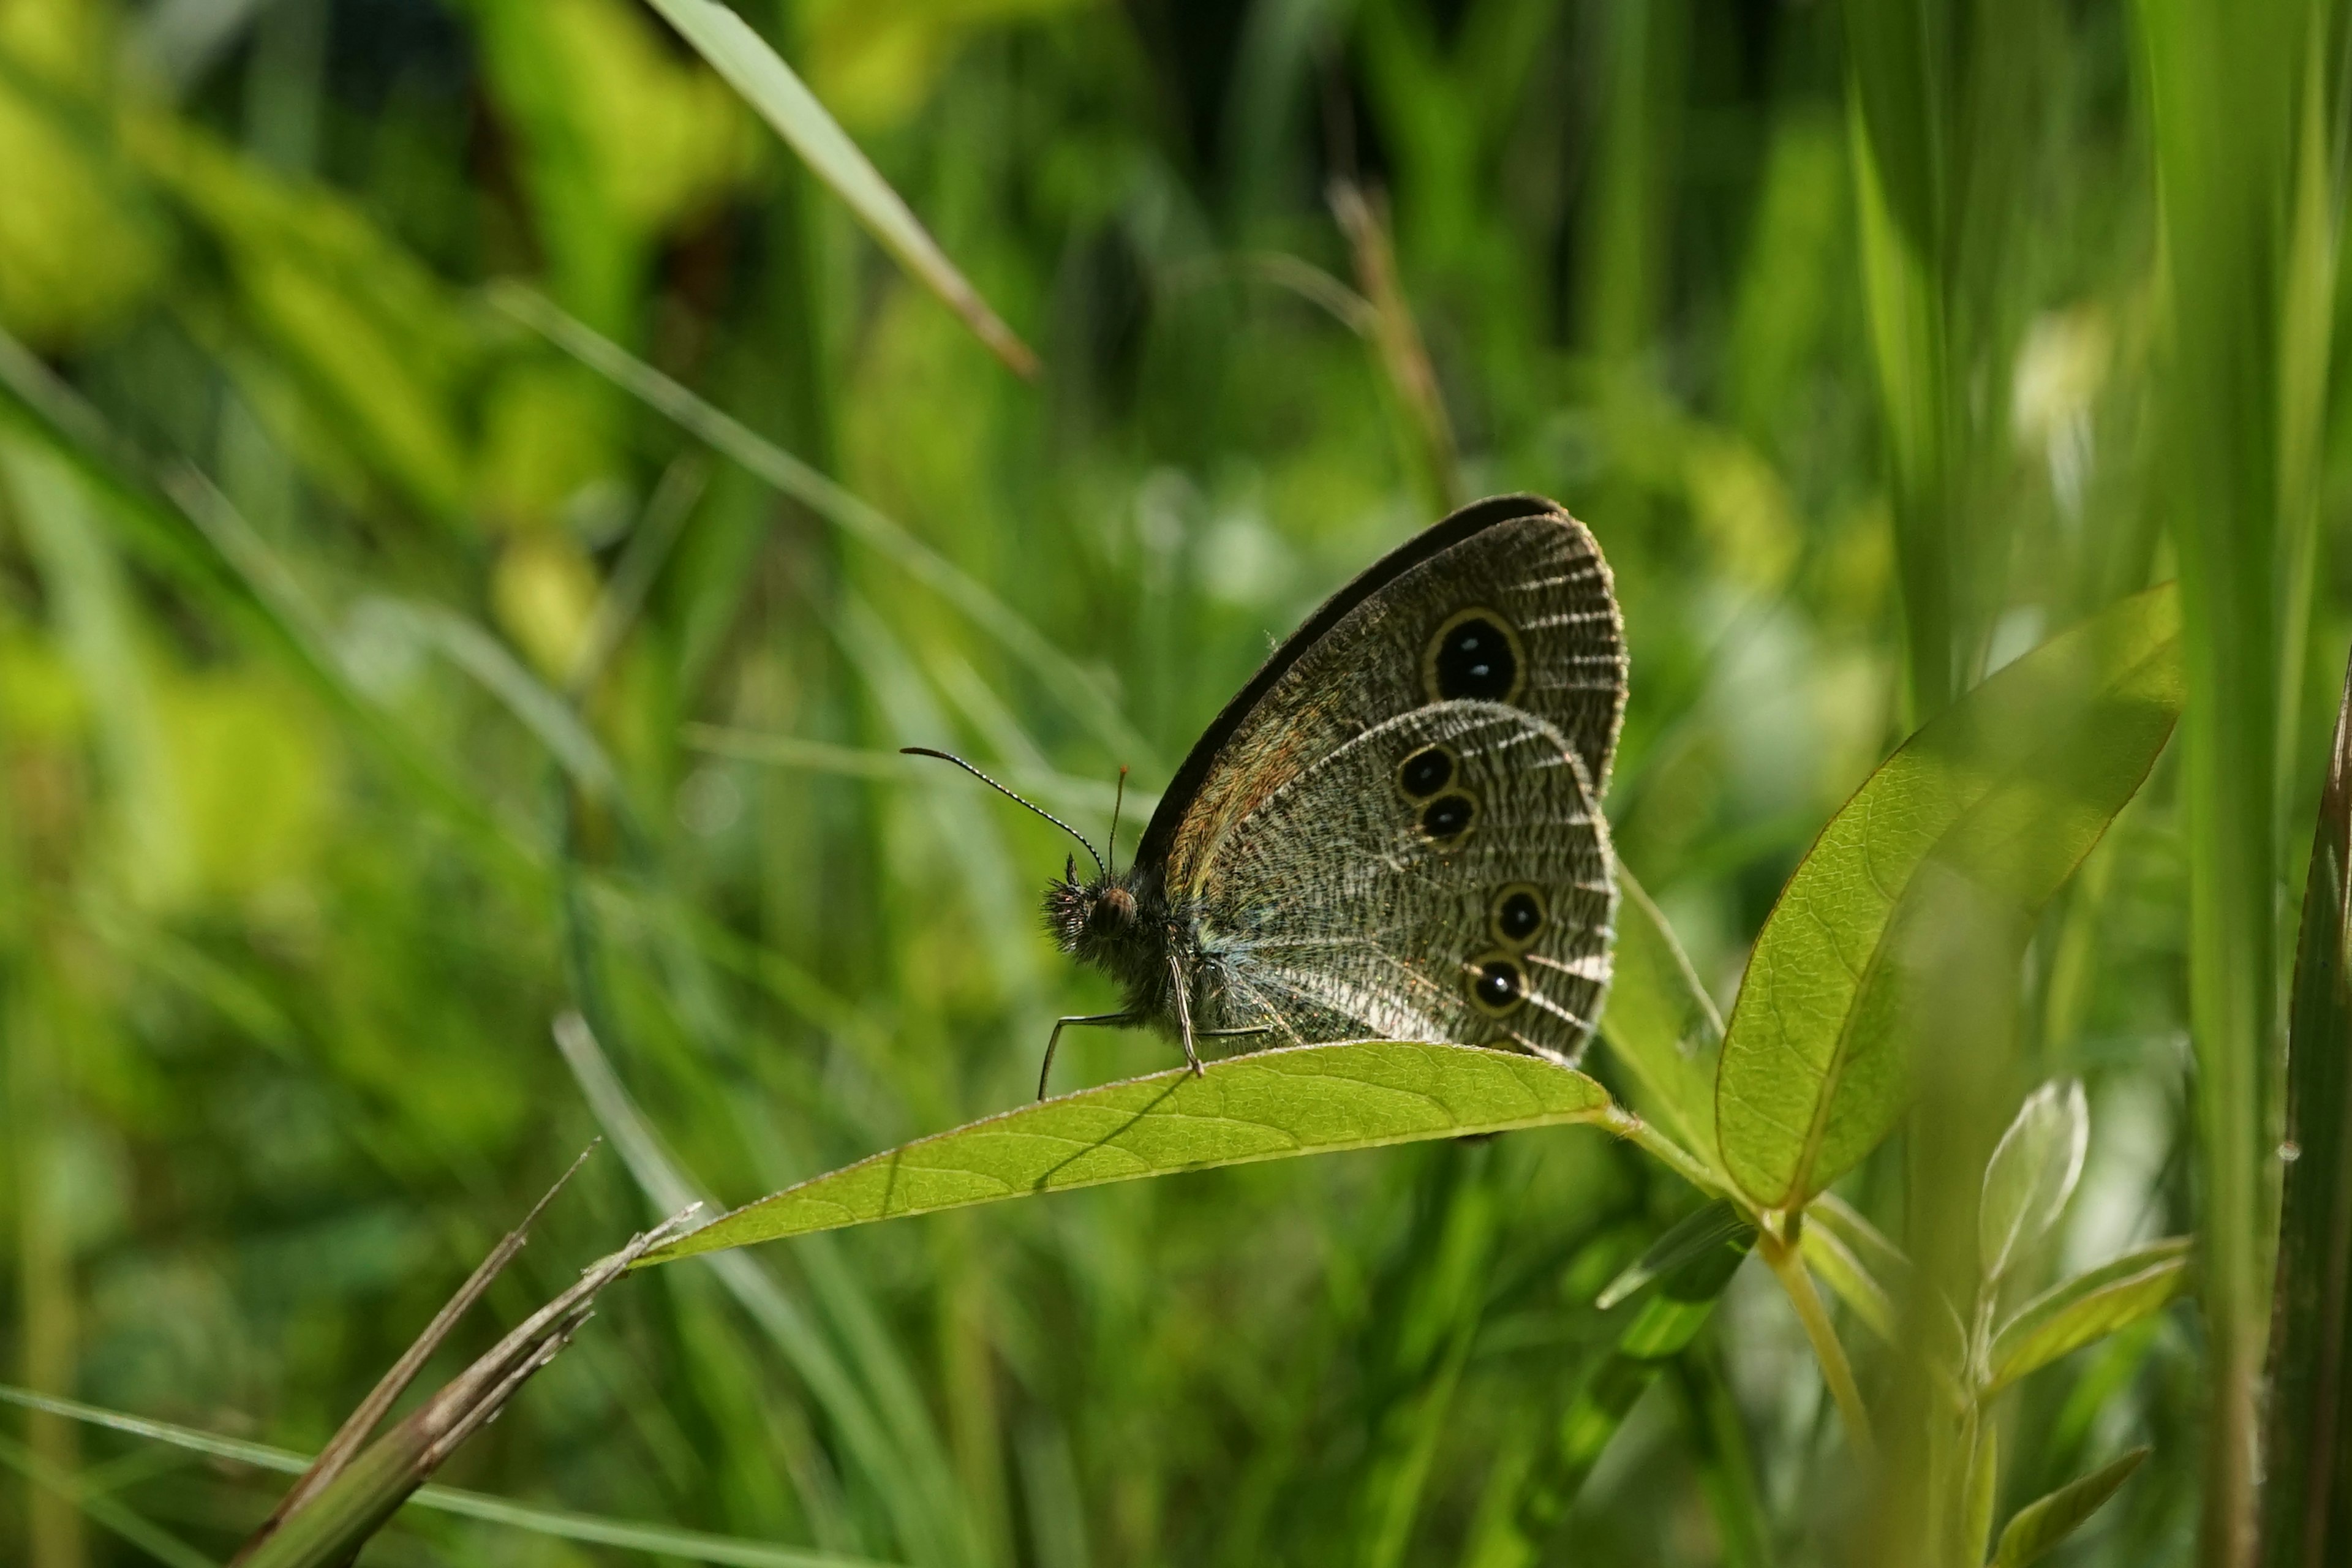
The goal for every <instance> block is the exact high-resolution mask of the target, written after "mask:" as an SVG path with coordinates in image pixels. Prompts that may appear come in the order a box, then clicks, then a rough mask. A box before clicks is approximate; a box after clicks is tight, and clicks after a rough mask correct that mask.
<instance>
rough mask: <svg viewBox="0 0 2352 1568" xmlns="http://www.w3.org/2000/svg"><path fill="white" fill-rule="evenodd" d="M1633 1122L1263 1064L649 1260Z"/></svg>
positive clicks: (1086, 1099)
mask: <svg viewBox="0 0 2352 1568" xmlns="http://www.w3.org/2000/svg"><path fill="white" fill-rule="evenodd" d="M1578 1121H1580V1122H1590V1123H1594V1124H1598V1125H1601V1126H1622V1124H1623V1123H1626V1122H1627V1121H1630V1119H1628V1118H1625V1117H1624V1115H1623V1113H1622V1112H1620V1111H1618V1110H1616V1108H1615V1107H1614V1106H1612V1105H1611V1104H1610V1102H1609V1096H1608V1094H1607V1092H1606V1091H1605V1090H1603V1089H1601V1086H1600V1085H1599V1084H1597V1083H1595V1082H1593V1081H1592V1080H1591V1079H1589V1078H1587V1077H1585V1076H1584V1075H1583V1074H1582V1073H1579V1072H1571V1071H1570V1070H1569V1069H1567V1068H1559V1067H1554V1066H1553V1065H1552V1064H1550V1063H1549V1062H1546V1061H1540V1060H1538V1059H1536V1058H1529V1057H1523V1056H1517V1055H1515V1054H1506V1053H1504V1052H1499V1051H1489V1050H1481V1049H1478V1048H1476V1047H1469V1046H1430V1045H1413V1044H1402V1043H1386V1042H1380V1041H1365V1042H1363V1043H1360V1044H1356V1045H1344V1046H1299V1047H1290V1048H1287V1049H1284V1050H1270V1051H1260V1052H1256V1053H1254V1054H1252V1055H1249V1056H1244V1057H1237V1058H1232V1059H1229V1060H1225V1061H1221V1062H1216V1063H1213V1064H1212V1065H1211V1066H1209V1067H1208V1068H1205V1069H1203V1070H1202V1072H1201V1073H1200V1074H1198V1075H1197V1076H1196V1075H1195V1074H1193V1073H1192V1071H1191V1070H1190V1069H1189V1068H1175V1069H1173V1070H1171V1071H1169V1072H1163V1073H1154V1074H1152V1075H1151V1076H1150V1077H1148V1078H1140V1079H1129V1080H1128V1081H1127V1082H1124V1083H1116V1084H1108V1085H1106V1086H1104V1087H1103V1088H1100V1089H1081V1090H1079V1091H1078V1092H1077V1093H1076V1094H1066V1095H1063V1096H1061V1097H1059V1098H1058V1099H1055V1100H1046V1101H1045V1102H1043V1103H1041V1104H1037V1105H1031V1106H1024V1107H1023V1108H1022V1109H1020V1110H1008V1111H1005V1112H1003V1114H1002V1115H998V1116H992V1117H990V1118H988V1119H987V1120H986V1121H975V1122H973V1123H971V1125H970V1126H967V1127H960V1128H957V1129H956V1130H955V1131H951V1132H940V1133H935V1134H934V1135H932V1136H931V1137H929V1138H920V1139H918V1140H916V1141H915V1142H912V1143H908V1144H905V1145H903V1146H902V1147H899V1148H897V1149H893V1150H890V1151H889V1152H887V1153H881V1154H877V1155H874V1156H873V1157H871V1158H870V1159H866V1160H861V1161H859V1162H858V1163H856V1164H855V1165H851V1166H848V1167H847V1168H845V1169H844V1170H839V1171H835V1172H834V1173H831V1174H830V1175H824V1176H818V1177H816V1178H815V1179H814V1180H812V1181H808V1182H803V1183H802V1184H800V1185H799V1186H796V1187H792V1188H788V1189H787V1190H785V1191H783V1192H781V1193H778V1194H774V1195H773V1196H772V1197H765V1198H761V1199H760V1200H759V1201H758V1202H756V1203H751V1204H747V1205H744V1206H743V1207H741V1208H740V1209H737V1210H735V1211H734V1212H733V1213H731V1214H729V1215H725V1216H723V1217H721V1218H719V1219H717V1220H714V1221H713V1222H711V1223H710V1224H709V1225H708V1226H703V1227H702V1228H701V1229H699V1230H698V1231H696V1232H695V1233H694V1234H693V1235H692V1236H690V1237H687V1238H685V1239H684V1240H682V1241H678V1242H676V1243H673V1244H672V1245H670V1246H668V1247H664V1248H662V1249H661V1250H659V1251H657V1252H656V1253H652V1254H649V1255H648V1256H647V1258H646V1264H648V1265H651V1264H655V1263H667V1262H668V1261H669V1260H671V1259H672V1258H691V1257H693V1256H695V1255H696V1254H698V1253H703V1252H711V1251H716V1250H718V1249H719V1248H721V1247H743V1246H747V1245H749V1244H751V1243H752V1242H757V1241H773V1240H777V1239H780V1238H782V1237H788V1236H803V1235H806V1234H807V1233H808V1232H810V1231H814V1230H832V1229H834V1228H835V1227H837V1226H845V1225H862V1224H865V1223H866V1222H868V1221H871V1220H877V1219H894V1218H897V1217H898V1216H899V1215H916V1214H929V1213H931V1212H932V1211H934V1210H937V1209H946V1208H961V1207H962V1206H964V1205H968V1204H982V1203H992V1202H995V1201H997V1200H999V1199H1003V1198H1010V1197H1021V1196H1025V1195H1027V1194H1033V1193H1049V1192H1059V1191H1063V1190H1066V1189H1067V1188H1071V1187H1091V1186H1097V1185H1099V1184H1102V1183H1105V1182H1125V1181H1133V1180H1136V1179H1137V1178H1139V1177H1143V1176H1165V1175H1172V1174H1174V1173H1177V1172H1180V1171H1200V1170H1206V1169H1209V1168H1210V1167H1212V1166H1216V1165H1236V1164H1244V1163H1251V1162H1254V1161H1258V1160H1278V1159H1286V1158H1288V1157H1290V1156H1292V1155H1297V1154H1324V1153H1333V1152H1339V1151H1340V1150H1345V1149H1374V1148H1379V1147H1381V1146H1382V1145H1384V1144H1390V1143H1405V1142H1415V1141H1417V1140H1421V1139H1425V1138H1449V1137H1450V1138H1461V1137H1473V1136H1478V1135H1482V1134H1488V1133H1495V1132H1503V1131H1510V1130H1512V1129H1515V1128H1523V1127H1547V1126H1553V1125H1556V1124H1559V1123H1561V1122H1578Z"/></svg>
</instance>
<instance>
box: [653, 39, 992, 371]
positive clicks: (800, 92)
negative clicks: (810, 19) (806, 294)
mask: <svg viewBox="0 0 2352 1568" xmlns="http://www.w3.org/2000/svg"><path fill="white" fill-rule="evenodd" d="M646 3H647V4H649V5H652V6H653V8H654V9H655V10H656V11H659V12H660V13H661V14H662V15H663V16H665V17H667V18H668V21H669V25H670V26H673V27H676V28H677V31H678V36H679V37H683V38H684V39H685V40H686V41H687V42H688V43H689V44H691V45H693V46H694V47H695V50H696V52H698V54H700V55H701V56H702V58H704V59H706V60H709V62H710V67H711V68H712V69H713V70H716V71H717V72H718V73H719V75H720V76H722V77H724V78H726V79H727V84H728V85H729V86H730V87H732V88H733V89H735V90H736V91H737V92H740V93H741V94H742V95H743V99H744V101H745V102H747V103H749V104H750V105H751V107H752V108H753V109H754V110H758V112H759V115H760V118H761V119H762V120H765V121H767V122H768V123H769V124H770V125H772V126H774V127H775V130H776V134H777V135H779V136H782V138H783V139H784V141H785V142H787V143H788V144H789V145H790V146H791V147H792V150H793V152H795V153H799V154H800V155H801V158H802V160H803V162H805V163H807V164H808V166H809V168H810V170H811V171H812V172H813V173H814V174H815V175H816V177H817V178H818V179H820V180H823V181H824V183H825V184H827V185H829V186H831V187H832V188H833V194H834V195H837V196H839V197H840V198H841V199H842V200H843V201H845V202H846V203H847V204H848V205H849V210H850V211H851V212H853V213H855V214H856V215H857V221H858V222H859V223H862V224H864V225H865V226H866V229H867V231H868V232H869V233H871V234H872V235H873V236H874V237H875V238H876V239H877V240H879V241H881V243H882V247H883V248H884V249H886V250H887V251H888V252H889V253H890V254H891V255H892V256H894V257H897V258H898V265H900V266H901V267H904V268H906V269H907V270H908V271H909V272H911V273H913V274H914V275H915V277H916V278H917V279H919V280H920V281H921V283H922V284H923V286H924V287H925V288H927V289H929V290H930V291H931V292H932V293H934V294H937V295H938V296H939V297H940V299H941V300H944V301H945V302H946V304H947V306H948V309H950V310H953V311H954V312H955V313H956V314H957V315H959V316H961V317H962V318H963V321H964V324H965V325H966V326H968V327H970V328H971V330H972V332H973V334H974V335H975V336H977V337H978V338H979V339H980V341H981V342H983V343H985V344H987V345H988V349H989V352H990V353H993V354H994V355H996V357H997V358H998V359H1001V360H1003V362H1004V363H1006V364H1007V365H1009V366H1010V367H1012V369H1013V371H1014V372H1015V373H1017V374H1021V375H1024V376H1034V375H1035V374H1037V356H1036V355H1035V354H1034V353H1030V352H1029V346H1028V345H1027V344H1026V343H1024V342H1022V341H1021V340H1020V339H1019V338H1017V337H1015V336H1013V329H1012V328H1010V327H1008V326H1006V325H1005V324H1004V323H1003V321H1001V320H999V319H998V317H997V314H996V312H995V311H994V310H990V309H989V307H988V301H987V300H983V299H982V298H981V297H980V290H979V289H974V288H973V287H972V286H971V283H969V282H967V281H966V280H965V279H964V275H963V274H962V273H961V272H959V271H957V270H956V266H955V263H954V262H952V261H950V260H949V259H948V258H947V253H946V252H944V251H942V250H941V249H940V247H939V244H938V242H937V241H935V240H933V239H932V238H931V237H930V234H929V231H927V230H926V229H925V228H924V227H923V226H922V223H921V222H920V221H919V219H918V218H917V217H916V216H915V215H914V214H913V213H912V212H911V211H909V210H908V206H907V204H906V203H905V202H904V201H903V200H901V199H900V197H899V195H898V192H897V191H894V190H892V189H891V188H890V184H889V182H888V181H887V180H885V179H883V177H882V175H881V174H880V173H879V172H878V171H877V169H876V168H875V167H874V165H873V163H870V162H869V161H868V160H867V159H866V154H865V153H862V152H860V151H859V150H858V146H857V143H856V142H852V141H851V140H850V139H849V133H848V132H845V131H844V130H842V128H841V127H840V125H839V124H838V123H836V122H835V120H834V118H833V116H832V115H830V114H828V113H826V112H825V110H824V105H823V104H821V103H819V102H818V101H817V100H816V95H815V94H814V93H812V92H811V91H809V89H808V88H807V87H806V86H805V85H804V84H803V82H802V81H801V79H800V78H799V77H797V76H795V75H793V68H792V67H790V66H788V65H786V64H785V63H784V62H783V59H782V57H780V56H779V55H778V54H777V53H776V51H775V50H773V49H772V48H770V47H768V44H767V40H766V39H764V38H762V37H760V35H759V34H757V33H755V32H753V31H752V30H751V26H750V24H748V23H746V22H745V21H744V20H743V18H742V17H740V16H737V15H736V14H735V13H734V12H732V11H730V10H729V9H728V8H727V7H726V6H724V5H717V4H714V3H713V0H646Z"/></svg>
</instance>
